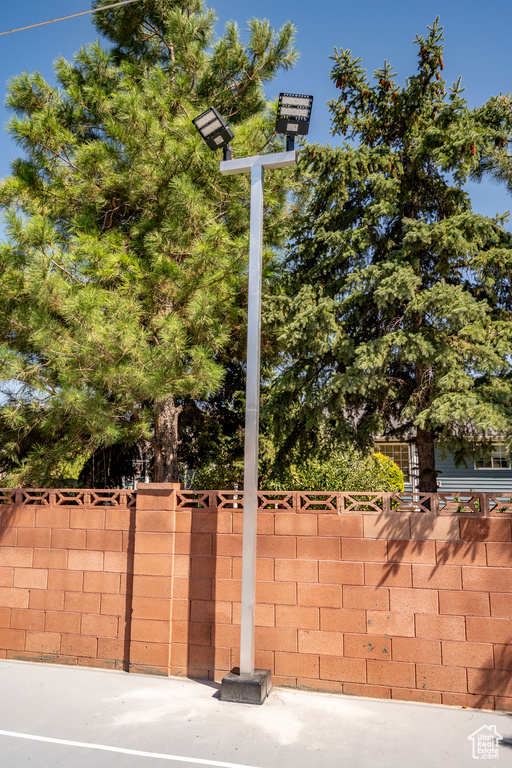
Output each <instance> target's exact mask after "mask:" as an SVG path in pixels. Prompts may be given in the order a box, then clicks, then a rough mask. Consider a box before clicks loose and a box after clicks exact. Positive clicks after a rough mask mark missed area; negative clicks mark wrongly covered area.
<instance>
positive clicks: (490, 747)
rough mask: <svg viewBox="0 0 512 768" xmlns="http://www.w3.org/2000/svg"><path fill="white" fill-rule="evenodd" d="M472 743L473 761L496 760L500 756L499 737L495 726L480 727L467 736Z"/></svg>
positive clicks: (501, 737)
mask: <svg viewBox="0 0 512 768" xmlns="http://www.w3.org/2000/svg"><path fill="white" fill-rule="evenodd" d="M468 739H469V740H470V741H471V742H472V747H473V758H474V759H475V760H497V759H498V758H499V756H500V753H499V750H500V747H499V742H500V741H502V739H503V736H500V735H499V733H498V731H497V730H496V726H495V725H482V727H481V728H479V729H478V731H475V732H474V733H472V734H471V736H468Z"/></svg>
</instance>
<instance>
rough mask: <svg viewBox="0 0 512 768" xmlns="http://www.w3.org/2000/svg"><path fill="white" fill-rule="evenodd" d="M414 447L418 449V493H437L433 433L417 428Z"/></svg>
mask: <svg viewBox="0 0 512 768" xmlns="http://www.w3.org/2000/svg"><path fill="white" fill-rule="evenodd" d="M416 445H417V448H418V467H419V491H420V493H437V473H436V454H435V447H434V433H433V432H430V431H427V430H425V429H420V427H418V428H417V433H416Z"/></svg>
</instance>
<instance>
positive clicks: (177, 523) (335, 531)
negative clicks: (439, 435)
mask: <svg viewBox="0 0 512 768" xmlns="http://www.w3.org/2000/svg"><path fill="white" fill-rule="evenodd" d="M27 493H28V494H29V498H27V497H26V495H27ZM45 493H46V494H47V497H46V504H47V505H46V506H42V505H40V506H37V505H31V504H30V503H26V502H27V501H28V502H30V492H26V491H23V492H18V495H20V494H24V495H25V496H24V498H23V499H21V498H20V499H18V503H17V504H12V498H11V497H7V492H4V498H3V501H4V504H2V505H0V510H1V513H0V514H1V523H2V527H1V528H0V537H1V538H0V545H1V549H0V656H3V657H14V658H38V659H41V658H42V659H48V660H51V661H62V662H64V663H79V664H88V665H90V664H95V665H100V666H110V667H114V668H125V669H131V670H132V671H142V672H154V673H157V674H173V675H189V676H192V677H199V678H210V679H216V680H220V679H221V678H222V677H223V676H224V675H225V674H226V672H228V671H229V670H230V669H232V668H233V667H236V666H237V665H238V647H239V621H240V590H241V582H240V579H241V551H242V504H243V501H242V498H241V496H238V497H236V496H235V495H234V494H230V493H223V492H218V491H215V492H207V493H192V492H187V491H182V490H180V489H179V488H178V487H176V486H170V485H169V486H165V485H154V484H151V485H149V484H148V485H143V486H140V487H139V490H138V491H137V494H136V497H137V506H136V509H135V507H134V506H129V505H130V504H132V503H133V502H134V495H130V494H122V493H117V495H116V497H115V498H108V497H105V495H103V496H102V495H101V493H103V494H105V493H106V492H101V493H100V492H92V491H91V492H80V494H81V495H80V499H79V503H81V504H82V505H83V506H82V507H81V508H79V507H68V506H66V498H67V497H66V495H65V493H64V492H45ZM50 493H53V496H52V497H51V498H50V495H49V494H50ZM87 493H88V494H89V496H87V497H86V494H87ZM98 493H100V495H99V496H98ZM63 494H64V496H63ZM91 499H93V501H94V504H95V505H96V506H94V505H92V502H91ZM105 499H107V501H106V503H108V504H115V505H117V506H107V507H104V506H98V505H102V504H104V503H105ZM6 501H7V503H5V502H6ZM57 502H59V503H57ZM123 505H124V506H123ZM420 510H421V511H420ZM430 510H434V513H432V512H431V511H430ZM511 517H512V515H511V506H510V504H509V501H508V499H506V500H503V499H498V498H497V497H492V496H484V495H483V494H474V495H472V496H471V497H468V498H467V499H466V498H464V499H463V501H462V502H461V501H460V499H459V498H456V497H453V498H448V497H447V495H444V496H443V495H438V496H436V498H435V499H434V498H430V499H429V498H427V496H421V497H419V496H418V497H416V499H414V500H409V501H407V500H404V499H403V498H400V497H398V496H393V495H390V494H372V495H367V496H365V497H361V496H359V497H358V496H357V494H351V495H350V494H314V495H308V494H300V493H293V494H284V493H283V494H275V493H274V494H268V493H261V494H260V510H259V513H258V534H259V535H258V563H257V579H258V581H257V593H256V597H257V608H256V649H257V651H256V666H257V667H262V668H268V669H270V670H271V672H272V676H273V681H274V684H279V685H292V686H301V687H306V688H311V689H315V690H324V691H337V692H343V693H346V694H352V695H363V696H373V697H379V698H393V699H401V700H416V701H425V702H432V703H444V704H452V705H462V706H469V707H484V708H491V709H492V708H495V707H496V708H500V709H506V710H512V682H511V676H510V670H511V668H512V621H511V619H512V594H511V593H512V590H511V587H512V535H511V533H512V531H511Z"/></svg>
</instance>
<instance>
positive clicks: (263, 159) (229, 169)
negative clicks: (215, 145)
mask: <svg viewBox="0 0 512 768" xmlns="http://www.w3.org/2000/svg"><path fill="white" fill-rule="evenodd" d="M257 165H260V166H261V167H262V168H266V169H269V168H286V166H288V165H297V150H296V149H293V150H292V151H291V152H275V153H274V154H272V155H254V157H240V158H237V159H236V160H221V162H220V163H219V168H220V172H221V173H222V175H223V176H234V175H235V174H237V173H250V171H251V169H252V168H254V167H255V166H257Z"/></svg>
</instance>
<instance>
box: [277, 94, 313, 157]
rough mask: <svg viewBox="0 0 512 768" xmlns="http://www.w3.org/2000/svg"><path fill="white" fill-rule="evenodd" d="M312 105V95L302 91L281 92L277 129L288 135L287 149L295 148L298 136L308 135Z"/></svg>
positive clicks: (278, 131)
mask: <svg viewBox="0 0 512 768" xmlns="http://www.w3.org/2000/svg"><path fill="white" fill-rule="evenodd" d="M312 106H313V97H312V96H305V95H303V94H300V93H280V94H279V104H278V107H277V120H276V131H277V133H284V135H285V136H286V149H287V151H290V150H292V149H293V147H294V141H295V137H296V136H306V135H307V133H308V131H309V121H310V119H311V108H312Z"/></svg>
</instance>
